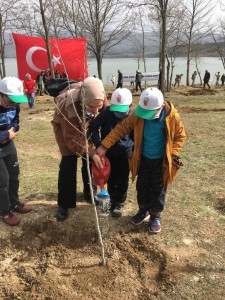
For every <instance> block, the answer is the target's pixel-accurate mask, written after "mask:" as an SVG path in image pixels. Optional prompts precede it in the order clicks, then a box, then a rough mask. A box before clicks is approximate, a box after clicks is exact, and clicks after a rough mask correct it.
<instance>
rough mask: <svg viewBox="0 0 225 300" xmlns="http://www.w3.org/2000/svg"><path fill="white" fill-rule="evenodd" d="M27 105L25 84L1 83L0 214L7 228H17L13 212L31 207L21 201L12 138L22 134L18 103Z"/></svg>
mask: <svg viewBox="0 0 225 300" xmlns="http://www.w3.org/2000/svg"><path fill="white" fill-rule="evenodd" d="M23 102H27V98H26V97H25V96H24V94H23V83H22V81H20V80H19V79H18V78H15V77H5V78H3V79H2V80H0V213H1V215H2V216H3V221H4V222H5V223H6V224H7V225H12V226H13V225H18V224H19V223H20V219H19V218H18V217H17V216H16V215H14V214H13V213H12V211H15V212H18V213H28V212H29V211H31V208H30V207H29V206H27V205H25V204H23V203H21V202H20V201H19V199H18V190H19V179H18V176H19V163H18V158H17V152H16V148H15V145H14V142H13V139H14V138H15V137H16V136H17V132H18V131H19V112H20V106H19V105H18V104H19V103H23Z"/></svg>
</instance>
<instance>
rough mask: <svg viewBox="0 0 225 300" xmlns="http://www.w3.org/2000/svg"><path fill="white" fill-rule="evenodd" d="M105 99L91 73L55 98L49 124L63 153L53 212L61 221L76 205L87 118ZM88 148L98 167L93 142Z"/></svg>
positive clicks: (100, 84) (97, 158) (100, 87)
mask: <svg viewBox="0 0 225 300" xmlns="http://www.w3.org/2000/svg"><path fill="white" fill-rule="evenodd" d="M105 101H106V97H105V90H104V87H103V83H102V81H101V80H100V79H98V78H94V77H88V78H86V79H85V80H84V81H83V82H77V83H72V84H70V86H69V87H67V88H66V89H65V90H63V91H62V92H61V93H60V94H59V96H57V97H56V98H55V103H56V104H57V108H56V109H55V113H54V116H53V120H52V125H53V128H54V133H55V138H56V142H57V144H58V146H59V150H60V152H61V155H62V157H61V162H60V165H59V176H58V209H57V214H56V218H57V220H58V221H64V220H65V219H66V218H67V217H68V209H69V208H75V207H76V200H77V190H76V181H77V159H78V157H84V156H85V150H86V147H85V145H86V138H85V129H87V127H88V124H89V122H90V119H92V117H93V116H95V115H97V113H98V111H99V110H101V109H102V107H103V106H104V102H105ZM83 108H84V109H85V112H84V113H85V114H86V118H85V120H84V119H83ZM85 121H86V124H85V123H84V122H85ZM88 151H89V155H90V157H91V158H92V159H93V160H94V162H95V163H96V164H97V165H98V166H99V167H100V166H101V161H100V160H99V157H98V156H97V155H96V154H95V151H94V148H93V145H91V144H90V145H89V149H88Z"/></svg>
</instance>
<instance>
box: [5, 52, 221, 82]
mask: <svg viewBox="0 0 225 300" xmlns="http://www.w3.org/2000/svg"><path fill="white" fill-rule="evenodd" d="M102 66H103V68H102V70H103V72H102V73H103V82H104V84H106V85H111V81H110V79H111V77H112V75H114V76H115V77H116V78H117V70H118V69H120V70H121V71H122V72H123V73H124V74H135V71H136V70H137V59H135V58H105V59H103V65H102ZM146 66H147V72H157V71H158V66H159V59H158V58H147V59H146ZM198 68H199V70H200V72H201V76H202V77H203V76H204V73H205V70H208V71H209V72H210V74H211V83H212V82H215V78H214V76H215V73H216V72H218V71H220V73H221V74H222V73H224V68H223V64H222V62H221V60H220V59H219V58H217V57H201V58H200V59H199V63H198ZM194 70H195V62H194V60H193V61H192V62H191V66H190V74H192V73H193V72H194ZM140 71H141V72H143V71H144V70H143V64H142V65H141V67H140ZM88 72H89V75H90V76H93V75H96V76H97V65H96V61H95V60H94V59H89V60H88ZM182 73H183V77H182V80H181V85H185V83H186V74H185V73H186V59H184V58H177V59H176V60H175V67H174V72H173V74H174V76H173V83H174V78H175V75H176V74H182ZM6 74H7V76H17V63H16V59H15V58H7V59H6ZM152 83H153V84H155V82H152ZM196 83H199V79H198V77H196ZM125 85H129V83H126V84H125Z"/></svg>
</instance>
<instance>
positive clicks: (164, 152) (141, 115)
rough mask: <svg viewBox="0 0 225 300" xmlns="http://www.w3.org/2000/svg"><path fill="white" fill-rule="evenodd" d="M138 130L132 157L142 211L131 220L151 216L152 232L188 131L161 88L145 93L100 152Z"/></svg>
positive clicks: (158, 228)
mask: <svg viewBox="0 0 225 300" xmlns="http://www.w3.org/2000/svg"><path fill="white" fill-rule="evenodd" d="M132 130H134V150H133V155H132V158H131V164H130V167H131V172H132V179H133V180H134V179H135V177H136V175H138V177H137V184H136V188H137V201H138V206H139V211H138V212H137V213H136V215H134V216H133V217H132V220H131V222H132V223H133V224H134V225H139V224H141V223H142V222H143V221H145V220H147V219H149V216H150V222H149V230H150V232H152V233H158V232H160V231H161V223H160V214H161V212H162V211H163V209H164V205H165V195H166V190H167V186H168V183H171V182H172V181H173V180H174V178H175V176H176V173H177V171H178V169H179V167H180V166H182V160H181V159H180V157H179V156H178V155H179V152H180V150H181V148H182V146H183V144H184V142H185V138H186V135H185V131H184V127H183V124H182V122H181V120H180V116H179V115H178V113H177V111H176V109H175V108H174V106H173V104H172V103H170V102H169V101H164V98H163V94H162V93H161V92H160V90H158V89H157V88H148V89H146V90H144V91H143V92H142V93H141V96H140V101H139V104H138V107H137V108H136V109H135V111H134V114H132V115H130V116H129V117H128V118H126V119H125V120H124V121H123V122H122V123H120V124H119V125H117V126H116V127H115V128H114V129H113V130H112V131H111V132H110V134H109V135H108V136H107V137H106V138H105V139H104V140H103V141H102V142H101V146H100V147H99V148H98V149H97V152H98V154H99V155H100V156H102V155H104V154H105V152H106V151H107V150H108V149H109V148H110V147H111V146H112V145H113V144H114V143H115V142H116V141H117V140H118V139H120V138H121V137H123V136H124V135H125V134H127V133H129V132H131V131H132Z"/></svg>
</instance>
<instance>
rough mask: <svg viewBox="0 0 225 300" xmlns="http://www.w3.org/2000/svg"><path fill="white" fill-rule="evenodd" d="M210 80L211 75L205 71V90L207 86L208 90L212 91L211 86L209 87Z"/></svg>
mask: <svg viewBox="0 0 225 300" xmlns="http://www.w3.org/2000/svg"><path fill="white" fill-rule="evenodd" d="M209 80H210V73H209V71H208V70H205V75H204V78H203V83H204V84H203V88H205V85H206V84H207V86H208V88H209V89H210V85H209Z"/></svg>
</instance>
